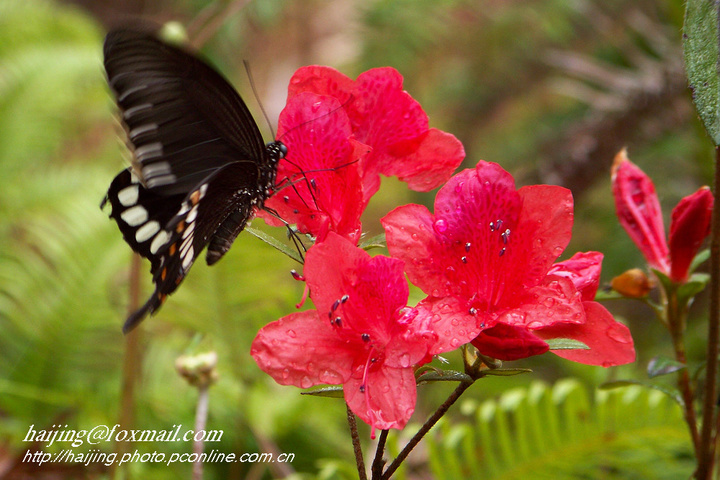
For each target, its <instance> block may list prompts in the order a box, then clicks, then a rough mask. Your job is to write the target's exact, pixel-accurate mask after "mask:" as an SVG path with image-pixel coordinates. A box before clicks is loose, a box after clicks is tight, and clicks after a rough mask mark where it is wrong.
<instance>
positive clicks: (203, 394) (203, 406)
mask: <svg viewBox="0 0 720 480" xmlns="http://www.w3.org/2000/svg"><path fill="white" fill-rule="evenodd" d="M209 403H210V385H209V384H201V385H200V386H198V401H197V407H196V408H195V431H196V432H202V431H204V430H205V427H206V426H207V417H208V406H209ZM204 450H205V441H204V440H203V439H202V438H201V439H200V440H195V442H194V443H193V453H195V454H196V455H197V458H200V456H201V455H202V453H203V451H204ZM192 478H193V480H202V478H203V462H201V461H196V462H195V463H193V469H192Z"/></svg>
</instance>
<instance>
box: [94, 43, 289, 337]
mask: <svg viewBox="0 0 720 480" xmlns="http://www.w3.org/2000/svg"><path fill="white" fill-rule="evenodd" d="M104 56H105V61H104V63H105V70H106V72H107V79H108V83H109V85H110V88H111V89H112V90H113V92H114V93H115V97H116V100H117V104H118V106H119V107H120V111H121V114H122V122H123V125H124V127H125V129H126V131H127V138H128V146H129V148H130V149H131V150H132V152H133V157H134V158H133V162H132V163H133V164H132V166H131V167H129V168H128V169H126V170H123V171H122V172H120V173H119V174H118V175H117V176H116V177H115V179H114V180H113V182H112V184H111V185H110V188H109V190H108V193H107V196H106V198H105V199H104V200H103V206H104V205H105V203H106V202H110V205H111V206H112V212H111V213H110V217H112V218H114V219H115V221H116V222H117V225H118V227H119V228H120V231H121V232H122V234H123V237H124V238H125V241H126V242H127V243H128V244H130V246H131V247H132V249H133V250H135V251H136V252H138V253H139V254H140V255H142V256H143V257H145V258H147V259H149V260H150V263H151V268H150V271H151V273H152V275H153V282H154V284H155V292H154V293H153V294H152V296H151V297H150V299H149V300H148V301H147V302H146V303H145V305H143V306H142V307H141V308H140V309H138V310H137V311H136V312H134V313H133V314H132V315H130V316H129V317H128V319H127V321H126V322H125V325H124V327H123V331H124V332H126V333H127V332H128V331H130V330H132V329H133V328H134V327H135V326H137V325H138V324H139V323H140V321H141V320H142V319H143V318H144V317H145V316H146V315H147V314H149V313H153V312H155V311H156V310H157V309H158V308H160V306H161V305H162V303H163V302H164V301H165V298H166V297H167V295H169V294H170V293H172V292H173V291H175V289H176V288H177V287H178V285H180V283H181V282H182V281H183V279H184V278H185V275H186V274H187V272H188V270H189V269H190V267H191V266H192V264H193V262H194V261H195V259H196V258H197V257H198V255H199V254H200V252H201V251H202V249H203V248H205V247H206V246H207V247H208V250H207V257H206V259H207V263H208V265H212V264H214V263H215V262H217V261H218V260H219V259H220V258H221V257H222V256H223V255H224V254H225V252H227V251H228V249H229V248H230V246H231V245H232V242H233V241H234V240H235V238H236V237H237V236H238V234H239V233H240V232H241V231H242V230H243V228H245V224H246V223H247V221H248V220H249V219H250V218H251V217H252V215H253V213H254V209H255V208H263V203H264V202H265V200H266V199H267V197H268V196H269V195H270V190H271V188H272V187H273V186H274V184H275V174H276V171H277V164H278V162H279V161H280V159H281V158H283V157H284V156H285V153H287V148H286V147H285V145H283V144H282V143H281V142H272V143H269V144H268V145H267V146H265V145H264V143H263V139H262V136H261V135H260V131H259V130H258V127H257V125H256V124H255V121H254V120H253V117H252V115H251V114H250V112H249V110H248V108H247V106H246V105H245V103H244V102H243V101H242V99H241V98H240V96H239V95H238V93H237V92H236V91H235V90H234V89H233V88H232V86H231V85H230V84H229V83H228V82H227V81H226V80H225V79H224V78H223V77H222V76H221V75H220V74H219V73H217V72H216V71H215V70H213V69H212V68H211V67H210V66H208V65H207V64H206V63H205V62H203V61H202V60H200V59H198V58H197V57H195V56H194V55H192V54H190V53H188V52H185V51H183V50H181V49H180V48H177V47H174V46H171V45H168V44H166V43H164V42H162V41H160V40H159V39H158V38H156V37H155V36H154V35H153V34H152V33H149V32H145V31H141V30H129V29H123V30H115V31H111V32H110V33H109V34H108V35H107V37H106V38H105V45H104Z"/></svg>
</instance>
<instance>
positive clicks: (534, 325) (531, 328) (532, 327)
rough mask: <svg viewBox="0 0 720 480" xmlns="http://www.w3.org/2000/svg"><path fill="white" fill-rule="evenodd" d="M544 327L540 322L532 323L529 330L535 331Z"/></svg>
mask: <svg viewBox="0 0 720 480" xmlns="http://www.w3.org/2000/svg"><path fill="white" fill-rule="evenodd" d="M542 327H544V325H543V323H542V322H538V321H535V322H530V323H528V324H527V328H529V329H530V330H535V329H538V328H542Z"/></svg>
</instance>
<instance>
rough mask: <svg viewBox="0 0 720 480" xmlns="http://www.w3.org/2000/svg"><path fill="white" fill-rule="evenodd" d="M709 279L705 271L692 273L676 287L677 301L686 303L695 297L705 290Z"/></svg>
mask: <svg viewBox="0 0 720 480" xmlns="http://www.w3.org/2000/svg"><path fill="white" fill-rule="evenodd" d="M709 281H710V275H708V274H707V273H693V274H692V275H691V276H690V278H689V279H688V281H687V282H685V283H683V284H682V285H680V286H679V287H678V290H677V297H678V303H679V304H680V305H687V304H688V302H689V301H690V300H692V299H693V298H695V295H697V294H698V293H700V292H702V291H703V290H705V287H706V286H707V284H708V282H709Z"/></svg>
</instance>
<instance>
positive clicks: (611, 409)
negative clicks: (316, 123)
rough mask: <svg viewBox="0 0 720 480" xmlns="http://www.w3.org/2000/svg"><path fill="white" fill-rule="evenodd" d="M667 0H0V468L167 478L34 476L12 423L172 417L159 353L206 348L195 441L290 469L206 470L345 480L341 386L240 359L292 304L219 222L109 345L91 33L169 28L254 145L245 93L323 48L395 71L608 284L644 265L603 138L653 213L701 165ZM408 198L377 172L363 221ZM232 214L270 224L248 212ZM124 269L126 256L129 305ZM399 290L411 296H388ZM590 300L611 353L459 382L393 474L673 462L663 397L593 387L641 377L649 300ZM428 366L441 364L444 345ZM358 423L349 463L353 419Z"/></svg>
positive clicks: (280, 259)
mask: <svg viewBox="0 0 720 480" xmlns="http://www.w3.org/2000/svg"><path fill="white" fill-rule="evenodd" d="M682 15H683V4H682V2H679V1H673V0H632V1H630V0H602V1H601V0H523V1H517V0H393V1H391V0H372V1H368V0H336V1H333V2H328V1H322V0H255V1H249V0H215V1H200V0H158V1H146V0H77V1H59V0H56V1H50V0H0V167H1V168H2V170H1V171H0V478H3V479H4V478H8V479H21V478H22V479H25V478H42V479H55V478H158V479H164V478H189V477H190V470H191V466H190V465H189V464H175V465H172V466H169V467H168V466H165V465H162V464H161V465H153V464H146V463H139V462H138V463H132V464H129V465H128V466H127V467H125V468H122V469H117V468H114V467H106V466H104V465H102V464H92V465H90V466H84V465H77V464H45V465H43V466H42V467H41V468H39V469H38V468H37V467H33V465H31V464H28V463H24V462H23V461H22V459H23V455H24V454H25V452H26V451H27V450H28V449H31V450H37V449H43V448H44V446H43V445H32V444H30V443H28V442H23V439H24V437H25V435H26V433H27V431H28V427H29V426H30V425H34V426H35V429H41V428H50V427H51V426H52V425H56V424H62V425H68V426H69V427H68V428H77V429H82V428H85V429H89V428H92V427H93V426H95V425H98V424H108V425H113V424H115V423H117V422H118V421H119V419H121V418H122V419H123V422H129V423H128V425H129V426H130V427H132V428H141V429H156V430H163V429H170V428H172V427H173V425H177V424H182V425H183V426H184V427H187V428H192V427H191V426H192V424H193V421H194V415H195V404H196V402H197V397H198V393H197V390H196V389H195V388H194V387H192V386H190V385H188V384H187V383H186V382H185V381H184V380H183V379H182V378H181V377H180V376H179V375H178V374H177V373H176V371H175V367H174V364H175V360H176V358H177V357H179V356H181V355H183V354H194V353H202V352H207V351H215V352H217V354H218V358H219V361H218V366H217V372H218V374H219V379H218V381H217V383H216V384H215V385H213V386H212V387H211V390H210V411H209V419H208V428H211V429H220V430H223V431H224V436H223V438H222V441H221V442H219V443H217V444H208V445H206V450H207V451H210V450H211V449H216V450H219V451H222V452H237V453H238V454H239V453H244V452H261V453H262V452H275V453H280V452H292V453H294V454H295V460H294V462H292V463H288V464H278V463H273V464H243V463H235V464H206V465H205V478H206V479H215V478H251V479H267V478H283V477H286V476H290V477H291V478H357V472H356V471H355V469H354V459H353V456H352V447H351V444H350V438H349V435H348V431H347V424H346V419H345V408H344V405H343V404H342V402H340V401H337V400H335V399H328V398H314V397H307V396H301V395H300V391H299V390H298V389H296V388H292V387H280V386H278V385H276V384H275V383H274V382H273V381H272V380H271V379H270V378H269V377H268V376H266V375H265V374H263V373H262V372H261V371H260V370H259V369H258V367H257V365H256V364H255V362H254V361H253V360H252V358H251V357H250V355H249V346H250V343H251V342H252V339H253V338H254V336H255V333H256V332H257V330H258V329H259V328H260V327H261V326H263V325H265V324H266V323H268V322H270V321H273V320H276V319H277V318H279V317H281V316H283V315H285V314H287V313H289V312H292V311H293V310H294V308H295V307H294V305H295V303H296V302H298V301H299V300H300V297H301V295H302V285H301V284H300V283H299V282H296V281H294V280H293V279H292V277H291V275H290V273H289V272H290V270H291V269H293V268H299V267H298V265H296V264H294V263H293V262H292V261H291V260H290V259H288V258H287V257H285V256H283V255H282V254H280V253H279V252H277V251H276V250H274V249H273V248H271V247H270V246H268V245H266V244H264V243H262V242H261V241H259V240H258V239H256V238H254V237H252V236H250V235H247V234H243V235H240V237H239V238H238V240H237V241H236V242H235V245H234V247H233V248H232V250H231V251H230V253H229V254H228V255H227V256H226V257H225V258H224V259H223V260H222V261H221V262H219V263H218V264H217V265H216V266H214V267H212V268H208V267H207V266H206V265H205V264H204V262H202V261H199V262H197V263H196V265H195V266H194V268H193V269H192V273H190V275H189V277H188V278H187V280H186V281H185V282H184V285H183V286H182V288H180V289H179V290H178V292H177V293H176V294H174V295H173V296H172V297H171V298H170V299H169V300H168V302H167V303H166V304H165V306H164V307H163V308H162V310H161V311H160V313H159V314H158V315H157V316H155V317H153V318H151V319H148V320H146V321H145V322H144V323H143V325H142V327H141V328H142V332H141V334H140V335H139V337H138V338H137V344H136V345H134V346H133V347H132V349H131V350H130V351H129V352H130V353H129V354H128V353H126V338H125V337H124V336H123V335H122V333H121V330H120V329H121V326H122V323H123V321H124V318H125V316H126V315H127V305H128V296H129V292H128V285H129V275H130V271H131V267H130V265H131V261H132V255H131V251H130V248H129V247H128V246H127V245H126V244H125V243H124V241H123V240H122V237H121V235H120V233H119V231H118V230H117V227H116V226H115V224H114V223H113V222H112V221H110V220H109V219H108V218H107V212H102V211H101V210H100V209H99V204H100V201H101V200H102V198H103V196H104V194H105V192H106V190H107V187H108V186H109V184H110V181H111V180H112V178H113V176H114V175H115V174H116V173H117V172H119V171H120V170H121V169H122V168H124V167H125V166H126V165H127V163H126V162H127V153H126V151H125V147H124V145H123V141H124V140H123V139H122V135H121V133H122V130H121V128H120V126H119V124H118V122H117V119H116V112H115V106H114V103H113V100H112V98H111V96H110V94H109V91H108V88H107V86H106V83H105V78H104V72H103V69H102V41H103V36H104V33H105V32H106V31H107V29H108V28H111V27H112V26H115V25H119V24H122V23H127V22H132V21H133V20H134V19H137V18H138V17H142V18H144V19H147V20H152V21H155V22H157V23H160V24H162V23H164V22H167V21H177V22H179V23H181V24H182V25H184V26H185V28H186V29H187V32H188V36H189V38H190V40H191V42H192V43H193V45H194V46H195V47H197V48H199V49H201V51H202V53H203V54H204V55H205V57H206V58H207V59H209V61H210V62H211V63H212V64H213V65H215V66H216V67H217V68H218V69H219V70H220V71H222V72H223V73H224V74H225V75H226V76H227V77H228V78H229V79H230V80H231V81H232V83H233V84H234V85H235V87H236V88H237V89H238V91H239V92H240V93H241V95H242V96H243V97H244V98H245V99H246V101H247V103H248V104H249V106H250V109H251V110H252V111H253V112H255V114H256V118H257V119H258V124H259V125H260V127H261V129H263V130H264V133H265V137H266V139H268V140H270V135H271V133H270V129H269V128H268V127H267V126H266V122H265V121H264V120H262V117H261V115H260V108H259V106H258V101H259V102H261V103H262V104H263V106H264V108H265V109H266V110H267V111H268V114H269V117H270V120H271V122H273V123H274V122H275V121H276V119H277V117H278V114H279V112H280V110H281V109H282V108H283V106H284V103H285V95H286V88H287V83H288V80H289V78H290V76H291V75H292V73H293V72H294V71H295V70H296V69H297V68H298V67H300V66H303V65H308V64H324V65H330V66H332V67H335V68H337V69H339V70H341V71H342V72H344V73H345V74H347V75H349V76H350V77H353V78H354V77H355V76H357V75H358V74H359V73H361V72H362V71H364V70H366V69H369V68H372V67H379V66H387V65H389V66H393V67H395V68H396V69H397V70H399V71H400V72H401V73H402V75H403V76H404V78H405V88H406V90H407V91H408V92H410V94H411V95H412V96H413V97H414V98H415V99H417V100H418V101H419V102H420V103H421V104H422V106H423V107H424V109H425V111H426V112H427V113H428V115H429V117H430V124H431V126H432V127H437V128H440V129H442V130H445V131H448V132H451V133H453V134H455V135H456V136H457V137H458V138H459V139H460V140H461V141H462V142H463V144H464V145H465V149H466V151H467V158H466V160H465V162H464V164H463V168H467V167H471V166H473V165H475V163H477V161H478V160H480V159H483V160H487V161H493V162H497V163H499V164H501V165H502V166H503V167H504V168H505V169H506V170H508V171H509V172H511V173H512V174H513V175H514V176H515V178H516V181H517V183H518V185H526V184H530V183H550V184H557V185H562V186H565V187H568V188H570V189H571V190H572V191H573V194H574V197H575V204H576V207H575V212H576V217H575V219H576V222H575V227H574V234H573V241H572V243H571V245H570V247H569V248H568V250H567V251H566V253H565V254H564V256H563V258H567V257H569V256H570V255H572V253H574V252H576V251H586V250H599V251H601V252H603V253H604V254H605V261H604V268H603V282H609V280H610V279H611V278H612V277H613V276H615V275H618V274H620V273H621V272H623V271H625V270H627V269H629V268H632V267H641V268H645V267H644V261H643V260H642V257H641V256H640V254H639V253H638V252H637V251H636V249H635V248H634V246H633V244H632V243H631V242H630V240H629V238H628V237H627V235H626V234H625V232H624V231H623V230H622V228H621V227H620V226H619V224H618V222H617V221H616V218H615V211H614V204H613V199H612V195H611V190H610V182H609V179H610V165H611V163H612V159H613V156H614V155H615V153H616V152H617V151H618V150H619V149H620V148H622V147H624V146H627V147H628V149H629V156H630V158H631V159H632V160H633V161H634V162H635V163H637V164H639V165H640V166H641V168H643V169H644V170H645V171H646V172H647V173H648V174H649V175H650V176H651V177H652V178H653V179H654V180H655V184H656V187H657V190H658V193H659V195H660V199H661V202H662V205H663V208H664V211H665V215H666V225H667V221H668V220H669V214H670V210H671V209H672V207H673V206H674V205H675V204H676V203H677V201H678V200H679V199H680V198H681V197H683V196H685V195H688V194H690V193H692V192H693V191H695V190H696V189H697V188H698V187H699V186H700V185H703V184H708V183H709V182H710V178H711V174H712V161H711V158H712V157H711V155H712V149H711V142H709V141H708V139H707V138H706V136H705V133H704V131H703V130H702V127H701V126H700V124H699V122H698V120H697V119H696V116H695V113H694V110H693V107H692V103H691V97H690V94H689V92H688V90H687V85H686V80H685V77H684V72H683V63H682V53H681V37H682ZM243 60H247V61H248V62H249V64H250V67H251V70H252V75H253V78H254V82H255V84H256V86H257V90H258V96H259V98H258V99H257V100H256V99H255V98H254V96H253V93H252V91H251V89H250V86H249V80H248V75H247V73H246V71H245V69H244V67H243ZM433 198H434V192H430V193H428V194H419V193H414V192H410V191H408V190H407V189H406V188H405V185H404V184H402V183H400V182H397V181H395V180H393V179H384V182H383V186H382V189H381V191H380V192H379V193H378V194H377V195H376V196H375V197H374V198H373V200H372V202H371V204H370V206H369V208H368V210H367V212H366V215H365V217H364V219H363V225H364V229H365V230H366V231H367V232H368V234H369V235H374V234H377V233H380V232H381V227H380V224H379V221H378V219H379V218H381V217H382V216H383V215H384V214H385V213H387V212H388V211H389V210H390V209H392V208H394V207H396V206H398V205H401V204H405V203H410V202H414V203H423V204H426V205H428V206H431V205H432V201H433ZM253 226H254V227H258V228H261V229H263V230H264V231H266V232H268V233H269V234H271V235H274V236H276V237H278V238H282V237H283V236H284V232H283V231H282V229H272V228H268V227H265V226H264V225H263V222H262V221H260V220H258V221H256V222H255V223H254V225H253ZM148 270H149V264H143V265H142V267H141V273H142V282H143V292H142V297H143V298H145V296H146V295H149V293H150V275H148V274H147V271H148ZM420 298H421V295H420V293H419V292H417V291H414V292H413V294H412V296H411V300H410V302H411V304H414V302H416V301H418V300H419V299H420ZM606 306H607V307H608V308H609V309H610V310H611V311H612V312H613V313H614V314H615V315H616V317H617V318H618V319H620V320H622V321H624V322H626V323H628V324H629V325H630V327H631V330H632V332H633V336H634V338H635V342H636V346H637V351H638V360H637V362H636V363H635V364H634V365H630V366H626V367H622V368H614V369H609V370H608V369H603V368H600V367H586V366H582V365H577V364H573V363H570V362H566V361H561V360H559V359H558V358H557V357H555V356H553V355H552V354H546V355H543V356H540V357H534V358H532V359H528V360H525V361H519V362H513V363H512V365H513V366H518V367H526V368H531V369H533V371H534V372H533V373H531V374H526V375H520V376H517V377H507V378H493V379H486V380H482V381H480V382H478V383H477V384H476V385H474V386H473V388H472V389H471V390H470V391H468V392H467V393H466V394H465V397H464V399H463V400H462V401H461V402H460V404H459V406H457V407H455V408H454V409H453V410H451V413H450V415H449V416H448V417H447V418H446V419H445V420H444V421H443V424H442V425H440V427H439V428H438V429H437V430H436V431H435V432H433V434H432V435H431V438H430V439H429V440H428V442H426V443H423V445H422V446H421V447H420V448H418V449H417V450H416V451H415V452H414V453H413V454H411V457H410V459H409V460H408V462H407V465H406V467H404V469H403V470H402V471H401V472H399V473H398V478H411V479H426V478H460V477H453V476H452V475H455V474H456V473H457V474H458V475H460V474H462V475H463V476H465V477H469V478H488V479H489V478H503V479H505V478H508V479H509V478H553V479H556V478H602V479H606V478H637V479H643V478H687V477H688V476H689V475H690V473H691V472H692V454H691V448H690V445H689V443H688V440H687V432H686V428H685V427H684V425H683V423H682V421H681V416H680V413H679V409H677V407H676V405H674V404H673V403H672V401H671V399H670V398H669V397H667V396H664V395H663V394H662V393H659V392H650V391H647V390H636V389H631V390H625V391H617V392H611V393H608V392H598V391H597V390H596V387H597V386H598V385H600V384H602V383H603V382H606V381H608V380H617V379H623V378H641V379H645V378H646V376H647V375H646V373H645V368H646V365H647V363H648V361H649V360H650V359H651V358H653V357H655V356H656V355H667V356H671V355H672V349H671V346H670V344H669V340H668V337H667V335H666V332H665V331H664V329H663V327H662V326H661V325H660V324H659V323H658V322H657V321H655V319H654V317H653V312H652V310H651V309H650V308H648V307H647V306H645V305H642V304H640V303H639V302H629V301H613V302H609V303H606ZM705 310H706V306H705V300H704V297H702V296H701V297H700V298H699V299H698V301H697V302H696V304H695V305H694V306H693V308H692V310H691V313H690V319H689V326H688V328H689V332H688V344H689V357H690V361H691V364H693V365H697V364H699V363H700V361H701V359H702V357H703V355H704V352H703V349H704V339H703V335H704V331H705V319H706V314H705ZM128 355H129V356H128ZM447 359H448V361H449V362H450V366H449V367H450V368H461V364H460V362H459V357H458V355H457V352H454V353H450V354H448V355H447ZM123 365H125V367H123ZM438 365H439V364H438ZM123 369H124V370H123ZM123 372H124V373H123ZM672 382H673V378H668V380H667V382H666V383H667V385H668V388H671V387H672ZM131 387H132V388H131ZM452 388H454V385H445V384H443V385H440V384H433V385H428V386H422V387H420V390H419V395H418V397H419V401H418V406H417V409H416V414H415V416H414V417H413V420H412V422H413V425H410V426H409V427H408V429H407V430H406V431H404V432H401V433H399V434H398V435H395V434H393V435H391V448H396V447H394V446H393V445H394V444H395V442H397V443H398V444H400V445H401V444H402V439H403V438H407V437H408V436H409V434H410V432H411V431H412V430H413V428H416V426H415V427H414V425H416V424H421V423H422V422H423V421H424V419H425V418H426V417H427V415H428V414H429V413H431V412H432V411H434V409H435V408H436V406H437V405H438V404H439V403H441V402H442V401H443V400H444V398H445V397H446V396H447V395H448V393H449V392H450V391H451V390H452ZM611 419H614V420H612V421H611ZM553 432H554V433H553ZM361 436H362V438H363V439H364V441H365V447H366V448H367V449H368V450H367V451H366V456H367V457H370V458H371V456H372V455H371V453H372V450H369V449H370V448H372V444H373V442H371V441H370V438H369V430H368V429H367V428H365V426H361ZM398 437H399V439H398ZM61 448H64V447H63V446H61V445H54V446H52V447H50V448H48V449H47V451H50V452H56V451H59V449H61ZM90 448H100V450H101V451H104V452H113V451H116V449H117V448H130V449H136V448H137V449H139V451H140V452H152V451H161V452H165V453H167V454H168V455H169V454H170V453H172V452H188V451H191V448H192V447H191V445H190V444H187V443H178V444H174V443H160V444H148V443H143V444H137V445H133V446H131V447H128V446H124V447H123V446H117V445H114V444H112V443H109V444H107V445H101V446H99V447H93V446H89V445H83V446H81V447H78V448H77V449H75V450H77V451H78V452H82V451H89V449H90ZM444 475H445V476H447V475H450V476H449V477H444Z"/></svg>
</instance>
